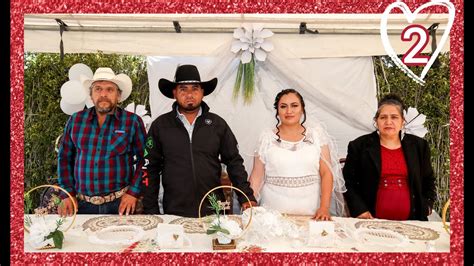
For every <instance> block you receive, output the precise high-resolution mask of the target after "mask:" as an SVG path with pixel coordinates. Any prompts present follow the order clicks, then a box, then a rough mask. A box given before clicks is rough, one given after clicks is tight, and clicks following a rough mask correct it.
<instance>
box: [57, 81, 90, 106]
mask: <svg viewBox="0 0 474 266" xmlns="http://www.w3.org/2000/svg"><path fill="white" fill-rule="evenodd" d="M87 96H88V95H87V92H86V90H84V87H83V86H82V84H81V83H80V82H79V81H77V80H69V81H66V82H65V83H64V84H63V85H62V86H61V97H62V98H63V99H64V101H66V102H67V103H69V104H79V103H84V102H85V101H86V97H87Z"/></svg>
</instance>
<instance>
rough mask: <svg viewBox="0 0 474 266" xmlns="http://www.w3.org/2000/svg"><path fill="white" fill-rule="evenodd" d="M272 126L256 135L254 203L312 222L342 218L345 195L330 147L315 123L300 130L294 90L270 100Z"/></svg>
mask: <svg viewBox="0 0 474 266" xmlns="http://www.w3.org/2000/svg"><path fill="white" fill-rule="evenodd" d="M274 108H275V109H276V110H277V112H276V115H275V117H276V119H277V126H276V128H274V129H267V130H265V131H264V132H262V134H261V135H260V138H259V143H258V148H257V150H256V156H255V160H254V166H253V169H252V173H251V175H250V177H249V181H250V185H251V187H252V189H253V191H254V195H255V197H256V199H257V200H258V201H259V205H261V206H263V207H266V208H269V209H273V210H277V211H279V212H281V213H286V214H296V215H312V216H313V218H314V219H317V220H330V219H331V215H332V216H344V215H345V214H344V199H343V196H342V193H343V192H345V186H344V179H343V177H342V172H341V166H340V165H339V162H338V160H337V158H336V156H337V153H336V151H335V145H334V143H333V141H332V140H331V139H330V138H329V136H328V134H327V133H326V131H325V130H324V129H323V128H322V127H321V126H318V125H315V126H311V127H305V126H304V122H305V121H306V112H305V104H304V100H303V98H302V96H301V95H300V94H299V93H298V92H297V91H296V90H294V89H286V90H282V91H281V92H279V93H278V94H277V96H276V98H275V103H274Z"/></svg>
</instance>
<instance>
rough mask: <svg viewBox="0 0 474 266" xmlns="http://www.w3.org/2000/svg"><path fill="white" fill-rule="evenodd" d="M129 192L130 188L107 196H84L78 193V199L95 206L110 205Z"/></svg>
mask: <svg viewBox="0 0 474 266" xmlns="http://www.w3.org/2000/svg"><path fill="white" fill-rule="evenodd" d="M127 190H128V186H126V187H124V188H122V189H121V190H119V191H115V192H112V193H110V194H108V195H105V196H86V195H82V194H80V193H78V194H77V198H78V199H80V200H83V201H86V202H89V203H92V204H94V205H102V204H104V203H108V202H111V201H114V200H116V199H118V198H120V197H122V196H123V194H125V192H127Z"/></svg>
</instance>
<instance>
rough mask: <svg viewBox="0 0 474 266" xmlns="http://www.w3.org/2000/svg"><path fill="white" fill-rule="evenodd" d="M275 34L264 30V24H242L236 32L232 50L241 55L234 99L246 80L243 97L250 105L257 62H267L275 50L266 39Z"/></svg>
mask: <svg viewBox="0 0 474 266" xmlns="http://www.w3.org/2000/svg"><path fill="white" fill-rule="evenodd" d="M272 35H273V32H272V31H270V30H268V29H263V25H262V24H248V23H244V24H242V27H240V28H237V29H235V30H234V35H233V36H234V38H235V39H237V40H235V41H233V42H232V46H231V48H230V50H231V51H232V52H233V53H240V63H239V68H238V71H237V77H236V79H235V85H234V92H233V97H234V99H236V98H237V97H238V95H239V91H240V87H241V84H242V79H243V80H244V82H243V83H244V86H243V92H242V94H243V96H244V102H245V103H250V101H251V99H252V95H253V92H254V89H255V60H258V61H262V62H263V61H265V59H266V58H267V53H268V52H270V51H272V50H273V44H272V43H271V42H270V41H269V40H267V39H266V38H268V37H271V36H272Z"/></svg>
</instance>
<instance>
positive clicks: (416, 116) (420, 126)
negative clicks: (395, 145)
mask: <svg viewBox="0 0 474 266" xmlns="http://www.w3.org/2000/svg"><path fill="white" fill-rule="evenodd" d="M403 113H404V116H405V120H406V121H407V123H406V124H405V133H408V134H412V135H415V136H418V137H420V138H423V137H424V136H425V135H426V133H428V129H426V127H425V126H424V124H425V121H426V115H424V114H421V113H419V112H418V110H417V109H416V108H413V107H409V108H408V111H405V110H404V111H403Z"/></svg>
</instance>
